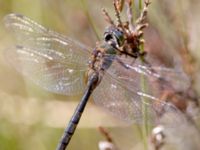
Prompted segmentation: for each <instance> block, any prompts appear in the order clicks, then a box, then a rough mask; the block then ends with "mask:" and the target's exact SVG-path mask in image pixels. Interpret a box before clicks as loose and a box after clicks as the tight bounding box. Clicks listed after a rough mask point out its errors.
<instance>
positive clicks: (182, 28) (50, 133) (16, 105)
mask: <svg viewBox="0 0 200 150" xmlns="http://www.w3.org/2000/svg"><path fill="white" fill-rule="evenodd" d="M137 6H138V1H137V0H136V1H135V5H134V9H135V11H134V16H137V15H138V12H139V8H138V7H137ZM103 7H104V8H106V9H107V10H108V12H110V13H111V16H114V10H113V6H112V0H109V1H107V0H101V1H98V0H81V1H80V0H73V1H70V0H34V1H30V0H0V20H2V19H3V17H4V16H5V15H6V14H8V13H11V12H15V13H21V14H23V15H25V16H28V17H29V18H31V19H33V20H35V21H36V22H38V23H40V24H42V25H44V26H45V27H48V28H51V29H53V30H54V31H57V32H59V33H62V34H64V35H68V36H70V37H72V38H74V39H76V40H78V41H81V42H83V43H85V44H86V45H89V46H91V47H94V46H95V44H96V42H97V41H98V36H99V37H100V38H101V37H102V34H103V31H104V28H105V27H106V25H107V23H106V22H105V21H104V18H103V16H102V13H101V8H103ZM199 8H200V2H199V0H191V1H187V0H176V1H174V0H162V1H160V0H152V4H151V6H150V13H149V15H148V16H149V17H148V18H149V22H150V26H149V28H148V29H146V30H145V36H144V37H145V40H146V44H145V47H146V49H147V50H148V51H150V52H151V53H153V54H155V55H156V57H157V59H158V60H159V61H162V63H165V64H166V65H168V66H170V65H172V62H174V59H175V61H176V59H177V60H178V59H179V58H183V61H182V64H183V65H184V66H185V70H186V72H188V73H189V75H190V76H191V77H192V80H193V83H194V88H196V90H197V92H198V93H199V92H200V91H199V90H198V89H200V88H199V85H200V76H199V60H200V59H199V58H200V51H199V49H200V44H199V39H200V28H199V26H200V23H199V17H200V16H199ZM124 16H125V15H124ZM124 16H123V18H124ZM97 35H98V36H97ZM8 45H9V43H7V40H6V32H5V31H4V30H3V26H2V24H1V26H0V50H1V51H0V68H1V69H0V83H1V84H0V149H1V150H10V149H12V150H27V149H30V150H31V149H33V150H35V149H37V150H47V149H48V150H53V149H55V147H56V145H57V143H58V140H59V139H60V136H61V134H62V132H63V128H64V124H63V123H61V125H59V126H58V127H56V126H55V127H52V126H48V123H45V121H44V120H45V119H48V118H45V116H47V114H50V113H51V110H48V111H47V109H46V102H49V101H50V102H51V101H54V100H56V101H59V102H60V101H61V102H64V106H65V107H66V110H68V111H69V112H67V113H68V114H67V115H69V117H70V115H71V114H72V113H73V109H74V108H71V107H70V106H69V107H68V101H67V100H66V99H69V100H72V101H77V100H79V98H80V96H77V97H65V96H60V95H56V94H51V93H48V92H46V91H43V90H42V89H40V88H38V87H37V86H35V85H34V84H32V83H30V82H29V81H27V80H25V79H24V78H23V77H21V76H20V75H19V74H18V73H17V72H15V70H13V69H12V68H10V67H9V66H8V65H7V64H6V62H5V61H4V60H3V49H6V47H7V46H8ZM188 58H189V60H187V59H188ZM178 61H179V60H178ZM187 65H189V66H187ZM188 69H189V70H188ZM32 102H33V103H32ZM27 105H28V106H27ZM11 106H12V107H11ZM36 106H37V107H36ZM58 106H59V105H55V107H56V109H57V110H58V111H59V110H60V109H61V108H60V107H58ZM24 107H26V108H24ZM91 107H92V106H91ZM29 108H32V109H29ZM86 109H87V108H86ZM64 112H66V111H64ZM29 113H31V114H29ZM22 116H23V117H22ZM63 117H64V119H63ZM69 117H68V116H67V117H66V114H63V115H62V117H61V118H59V119H60V120H64V122H66V123H67V121H66V120H69ZM86 117H88V116H87V115H83V118H86ZM90 117H91V119H88V120H89V121H93V122H96V121H97V120H99V118H100V117H99V112H97V113H94V115H93V116H90ZM106 117H107V119H110V118H109V117H108V116H106ZM24 118H25V119H24ZM66 118H67V119H66ZM104 118H105V117H104ZM20 119H22V120H20ZM33 120H34V121H33ZM83 120H84V119H83ZM88 120H87V119H85V121H81V125H80V126H79V127H80V128H79V129H78V130H77V131H76V133H75V137H74V138H73V139H72V141H71V143H70V145H69V149H82V150H86V149H87V150H88V149H92V150H95V149H98V142H99V141H100V140H101V139H103V137H101V136H100V134H99V132H98V130H97V127H98V126H99V125H102V126H107V125H108V121H106V120H103V119H102V122H101V121H100V122H101V123H99V124H94V125H91V126H92V127H87V126H86V127H85V126H84V125H85V124H88V123H89V124H92V123H90V122H89V121H88ZM55 124H56V122H55ZM119 124H120V123H119ZM117 125H118V124H117ZM117 125H116V126H114V127H112V126H113V124H112V125H110V128H109V129H110V131H111V133H112V134H113V137H115V138H116V143H117V144H118V145H119V147H121V148H123V149H143V147H141V146H139V143H140V142H141V136H140V133H139V130H138V128H137V126H133V127H118V126H117ZM61 126H62V127H61ZM108 126H109V125H108Z"/></svg>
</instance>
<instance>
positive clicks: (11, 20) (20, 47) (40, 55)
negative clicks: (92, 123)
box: [4, 14, 90, 95]
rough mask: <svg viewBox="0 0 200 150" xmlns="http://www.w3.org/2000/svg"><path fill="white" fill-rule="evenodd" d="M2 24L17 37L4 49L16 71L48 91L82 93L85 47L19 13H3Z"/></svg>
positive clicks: (86, 55) (87, 57) (87, 53)
mask: <svg viewBox="0 0 200 150" xmlns="http://www.w3.org/2000/svg"><path fill="white" fill-rule="evenodd" d="M4 23H5V26H6V27H7V28H8V30H9V31H10V32H11V34H12V35H14V36H15V37H16V40H17V41H16V42H17V46H14V47H12V48H10V49H7V50H6V56H7V60H8V61H9V62H10V63H11V64H12V65H13V66H14V67H15V68H16V69H17V70H18V71H19V72H21V73H22V74H24V75H25V76H27V77H28V78H30V79H31V80H33V81H34V82H35V83H36V84H38V85H39V86H41V87H43V88H45V89H47V90H49V91H51V92H55V93H59V94H65V95H73V94H76V93H80V92H82V90H83V88H84V87H83V85H84V73H85V71H86V69H87V63H88V59H89V56H90V53H89V50H90V49H89V48H87V47H85V46H83V45H81V44H80V43H77V42H75V41H73V40H71V39H69V38H67V37H64V36H62V35H59V34H58V33H56V32H53V31H51V30H48V29H46V28H44V27H43V26H41V25H39V24H37V23H35V22H34V21H32V20H30V19H29V18H27V17H25V16H22V15H19V14H9V15H7V16H6V17H5V18H4Z"/></svg>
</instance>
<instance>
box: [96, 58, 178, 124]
mask: <svg viewBox="0 0 200 150" xmlns="http://www.w3.org/2000/svg"><path fill="white" fill-rule="evenodd" d="M126 66H127V64H126ZM127 67H128V69H127V68H125V67H124V66H122V65H120V64H119V63H118V62H117V61H116V60H115V61H114V62H113V64H112V66H111V67H110V68H109V69H108V71H107V72H106V73H105V75H104V77H103V80H102V82H101V83H100V85H99V86H98V87H97V89H96V90H95V91H94V100H95V102H96V103H97V104H98V105H100V106H103V107H104V108H107V109H108V110H110V112H111V113H113V114H114V115H115V116H117V117H119V118H121V119H122V120H125V121H127V122H133V121H134V122H137V123H142V122H143V121H144V120H145V121H146V123H148V124H153V123H158V122H159V121H160V118H159V116H160V114H161V112H168V113H167V114H171V113H174V114H175V115H176V117H178V116H179V113H180V111H179V110H178V109H177V108H176V107H175V106H173V105H172V104H170V103H167V102H165V100H162V101H161V100H160V99H159V98H160V97H159V96H160V93H159V92H161V91H162V92H163V91H164V90H165V89H159V88H160V87H159V88H158V87H156V88H155V87H154V86H155V84H156V82H157V80H159V81H160V80H161V78H162V77H163V76H162V75H163V74H161V73H165V75H167V73H168V74H169V73H171V74H172V75H171V77H173V76H175V71H174V72H173V71H172V70H171V69H168V68H165V69H164V68H163V69H160V68H157V67H154V69H155V70H151V69H149V68H147V66H142V65H139V64H138V63H137V62H135V63H134V64H133V65H131V66H127ZM155 71H159V72H155ZM176 76H178V74H177V75H176ZM179 76H180V75H179ZM163 78H164V77H163ZM163 80H164V82H163ZM173 80H174V79H170V80H168V78H164V79H162V80H161V81H162V83H158V84H161V86H163V87H164V88H166V87H167V88H169V87H171V84H172V82H171V81H173ZM163 84H164V85H163ZM165 84H168V85H165ZM172 86H173V85H172ZM156 90H159V91H156ZM165 117H166V118H167V119H168V120H170V119H172V118H171V117H170V115H166V116H165ZM174 122H175V121H174ZM174 124H175V123H174Z"/></svg>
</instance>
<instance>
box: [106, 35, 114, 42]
mask: <svg viewBox="0 0 200 150" xmlns="http://www.w3.org/2000/svg"><path fill="white" fill-rule="evenodd" d="M104 39H105V41H106V42H108V41H110V40H112V39H113V36H112V35H111V34H105V36H104Z"/></svg>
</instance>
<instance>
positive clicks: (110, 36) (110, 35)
mask: <svg viewBox="0 0 200 150" xmlns="http://www.w3.org/2000/svg"><path fill="white" fill-rule="evenodd" d="M104 40H105V42H107V43H108V44H110V45H112V46H114V47H117V48H118V47H121V46H122V45H123V44H124V40H125V39H124V33H123V32H122V31H121V30H120V29H119V28H117V27H115V26H110V27H108V28H106V30H105V32H104Z"/></svg>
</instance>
